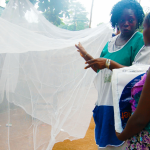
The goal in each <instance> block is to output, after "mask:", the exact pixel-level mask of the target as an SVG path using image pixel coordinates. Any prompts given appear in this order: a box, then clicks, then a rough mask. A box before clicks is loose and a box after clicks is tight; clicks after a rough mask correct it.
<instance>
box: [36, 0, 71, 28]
mask: <svg viewBox="0 0 150 150" xmlns="http://www.w3.org/2000/svg"><path fill="white" fill-rule="evenodd" d="M38 6H39V7H38V10H39V11H42V12H43V15H44V16H45V18H46V19H47V20H49V21H50V22H52V23H53V24H54V25H56V26H58V25H60V24H62V23H63V22H62V19H61V18H63V17H64V16H65V17H69V12H68V9H69V0H39V3H38Z"/></svg>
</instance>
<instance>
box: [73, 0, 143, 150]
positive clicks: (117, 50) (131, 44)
mask: <svg viewBox="0 0 150 150" xmlns="http://www.w3.org/2000/svg"><path fill="white" fill-rule="evenodd" d="M143 18H144V12H143V9H142V7H141V6H140V4H139V3H138V2H137V1H136V0H121V1H119V2H118V3H117V4H116V5H114V7H113V8H112V11H111V24H112V27H114V28H115V27H117V26H118V27H119V29H120V32H121V33H120V34H119V35H118V36H115V37H113V38H112V39H111V40H110V41H109V42H108V43H107V44H106V45H105V47H104V49H103V51H102V53H101V55H100V58H97V59H93V57H92V56H91V55H89V54H88V53H87V52H86V50H85V49H84V48H83V47H82V45H81V44H80V43H79V44H78V45H76V47H77V48H78V52H80V55H81V56H82V57H83V58H84V59H85V60H86V64H88V66H86V67H85V69H87V68H89V67H91V68H92V69H93V70H94V71H95V72H99V73H98V76H101V77H100V79H101V78H103V81H101V80H99V79H98V77H97V79H96V82H97V84H99V81H100V82H103V83H101V85H103V87H102V89H101V90H99V91H98V100H97V102H96V107H95V109H94V110H93V117H94V121H95V140H96V144H97V145H98V147H99V148H105V147H107V146H116V147H117V146H120V145H122V144H123V142H122V141H120V140H118V139H117V137H116V134H115V129H114V112H113V98H112V89H111V75H112V71H111V70H112V69H115V68H122V67H124V66H130V65H132V62H133V61H134V58H135V56H136V54H137V53H138V51H139V50H140V49H141V48H142V46H143V45H144V42H143V36H142V34H141V33H139V32H137V28H138V27H139V26H140V25H141V24H142V22H143ZM135 43H136V44H135ZM99 70H100V71H99ZM97 86H99V85H97ZM111 148H112V147H109V149H111ZM114 149H115V148H114Z"/></svg>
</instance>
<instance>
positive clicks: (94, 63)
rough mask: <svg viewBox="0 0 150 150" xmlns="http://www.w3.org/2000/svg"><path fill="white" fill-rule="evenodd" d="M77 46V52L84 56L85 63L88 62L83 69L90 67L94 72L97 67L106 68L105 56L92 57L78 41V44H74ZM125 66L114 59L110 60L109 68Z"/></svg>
mask: <svg viewBox="0 0 150 150" xmlns="http://www.w3.org/2000/svg"><path fill="white" fill-rule="evenodd" d="M75 46H76V47H77V48H78V50H77V51H78V52H79V53H80V55H81V56H82V57H83V58H84V60H85V61H86V62H85V63H86V64H88V66H86V67H85V69H87V68H90V67H91V68H92V69H93V70H94V71H95V72H97V70H99V69H104V68H106V60H107V59H106V58H96V59H94V58H93V57H92V56H91V55H90V54H88V53H87V52H86V50H85V49H84V47H83V46H82V45H81V44H80V43H79V44H78V45H75ZM122 67H125V66H123V65H120V64H118V63H117V62H115V61H112V60H111V61H110V66H109V69H110V70H112V69H117V68H122Z"/></svg>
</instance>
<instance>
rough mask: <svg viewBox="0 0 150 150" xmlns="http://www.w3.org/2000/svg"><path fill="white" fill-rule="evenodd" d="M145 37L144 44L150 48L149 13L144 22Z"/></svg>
mask: <svg viewBox="0 0 150 150" xmlns="http://www.w3.org/2000/svg"><path fill="white" fill-rule="evenodd" d="M143 27H144V30H143V36H144V43H145V45H146V46H150V13H148V14H147V15H146V17H145V19H144V22H143Z"/></svg>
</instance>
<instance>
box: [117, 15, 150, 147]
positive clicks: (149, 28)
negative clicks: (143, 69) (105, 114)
mask: <svg viewBox="0 0 150 150" xmlns="http://www.w3.org/2000/svg"><path fill="white" fill-rule="evenodd" d="M143 27H144V31H143V36H144V43H145V47H144V49H141V51H140V53H143V52H144V54H142V55H137V58H136V61H135V62H139V63H146V61H145V62H144V59H143V58H144V57H145V59H146V60H149V59H150V13H149V14H148V15H147V16H146V17H145V20H144V23H143ZM135 44H136V43H135ZM146 53H147V55H146ZM147 57H148V58H147ZM141 60H143V62H141ZM149 64H150V63H149ZM131 94H132V96H133V98H134V99H135V101H136V103H138V106H135V107H136V110H135V112H134V113H133V115H132V116H131V117H130V118H129V120H128V122H127V125H126V127H125V129H124V130H123V132H122V133H116V135H117V137H118V139H119V140H121V141H125V140H127V147H126V150H131V149H133V150H136V149H137V150H149V149H150V69H149V70H148V72H147V73H145V75H144V77H143V79H142V80H141V81H139V82H138V83H136V84H135V86H134V87H133V88H132V91H131Z"/></svg>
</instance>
